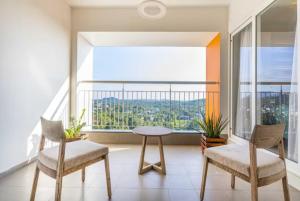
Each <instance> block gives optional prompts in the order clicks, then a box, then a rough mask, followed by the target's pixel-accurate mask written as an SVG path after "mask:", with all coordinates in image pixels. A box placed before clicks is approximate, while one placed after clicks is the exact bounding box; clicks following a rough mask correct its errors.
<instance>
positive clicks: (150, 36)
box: [80, 32, 218, 47]
mask: <svg viewBox="0 0 300 201" xmlns="http://www.w3.org/2000/svg"><path fill="white" fill-rule="evenodd" d="M217 34H218V33H217V32H80V35H81V36H83V37H84V38H85V39H86V40H87V41H89V42H90V43H91V44H92V45H93V46H177V47H178V46H179V47H180V46H182V47H205V46H207V45H208V43H209V42H210V41H211V40H212V39H213V38H214V37H215V36H216V35H217Z"/></svg>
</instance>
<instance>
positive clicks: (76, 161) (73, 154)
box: [30, 118, 111, 201]
mask: <svg viewBox="0 0 300 201" xmlns="http://www.w3.org/2000/svg"><path fill="white" fill-rule="evenodd" d="M41 124H42V136H41V141H40V147H39V153H38V159H37V166H36V169H35V174H34V180H33V185H32V191H31V197H30V200H31V201H34V199H35V194H36V189H37V184H38V178H39V172H40V171H42V172H43V173H45V174H46V175H48V176H50V177H52V178H54V179H56V187H55V201H60V200H61V190H62V181H63V176H66V175H68V174H70V173H73V172H75V171H78V170H82V182H84V180H85V167H87V166H89V165H91V164H93V163H96V162H98V161H101V160H104V161H105V171H106V182H107V192H108V197H109V198H111V182H110V172H109V161H108V147H106V146H103V145H100V144H97V143H94V142H91V141H88V140H78V141H72V140H67V139H66V138H65V135H64V128H63V124H62V122H61V121H49V120H46V119H44V118H41ZM45 139H47V140H50V141H53V142H57V143H59V146H55V147H52V148H48V149H44V144H45Z"/></svg>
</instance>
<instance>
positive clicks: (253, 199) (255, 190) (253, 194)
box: [251, 179, 258, 201]
mask: <svg viewBox="0 0 300 201" xmlns="http://www.w3.org/2000/svg"><path fill="white" fill-rule="evenodd" d="M251 201H258V188H257V182H256V180H255V179H252V180H251Z"/></svg>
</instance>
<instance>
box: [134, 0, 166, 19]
mask: <svg viewBox="0 0 300 201" xmlns="http://www.w3.org/2000/svg"><path fill="white" fill-rule="evenodd" d="M137 10H138V13H139V15H140V16H141V17H144V18H147V19H161V18H163V17H164V16H165V15H166V13H167V7H166V6H165V5H164V4H163V3H162V2H160V1H157V0H147V1H144V2H142V3H141V4H139V6H138V8H137Z"/></svg>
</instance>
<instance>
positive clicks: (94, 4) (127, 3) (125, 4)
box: [66, 0, 230, 7]
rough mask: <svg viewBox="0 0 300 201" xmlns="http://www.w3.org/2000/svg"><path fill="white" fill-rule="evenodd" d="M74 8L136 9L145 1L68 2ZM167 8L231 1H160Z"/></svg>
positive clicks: (84, 0)
mask: <svg viewBox="0 0 300 201" xmlns="http://www.w3.org/2000/svg"><path fill="white" fill-rule="evenodd" d="M66 1H67V2H68V3H69V4H70V5H71V6H72V7H136V6H137V5H138V4H140V3H141V2H143V1H144V0H66ZM160 1H161V2H162V3H164V4H165V5H166V6H172V7H173V6H175V7H176V6H217V5H228V4H229V1H230V0H160Z"/></svg>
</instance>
